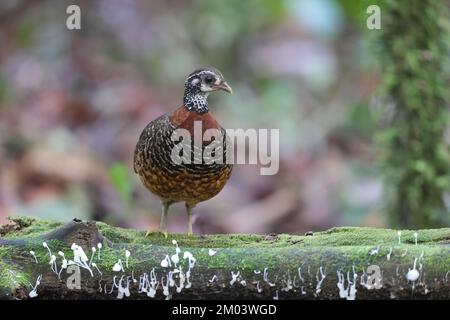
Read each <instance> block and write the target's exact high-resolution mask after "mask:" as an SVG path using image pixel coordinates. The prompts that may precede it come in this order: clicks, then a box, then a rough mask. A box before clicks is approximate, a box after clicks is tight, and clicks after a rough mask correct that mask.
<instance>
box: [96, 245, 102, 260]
mask: <svg viewBox="0 0 450 320" xmlns="http://www.w3.org/2000/svg"><path fill="white" fill-rule="evenodd" d="M97 248H98V260H100V251H102V244H101V243H100V242H99V243H97Z"/></svg>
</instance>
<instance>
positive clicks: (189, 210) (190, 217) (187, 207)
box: [186, 202, 195, 236]
mask: <svg viewBox="0 0 450 320" xmlns="http://www.w3.org/2000/svg"><path fill="white" fill-rule="evenodd" d="M194 207H195V204H189V203H187V202H186V212H187V215H188V231H187V235H188V236H192V208H194Z"/></svg>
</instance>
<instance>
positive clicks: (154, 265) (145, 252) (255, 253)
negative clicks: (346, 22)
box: [0, 217, 450, 299]
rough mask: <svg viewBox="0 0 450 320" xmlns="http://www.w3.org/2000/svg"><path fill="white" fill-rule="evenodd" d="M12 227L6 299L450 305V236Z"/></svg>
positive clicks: (2, 271) (40, 223)
mask: <svg viewBox="0 0 450 320" xmlns="http://www.w3.org/2000/svg"><path fill="white" fill-rule="evenodd" d="M11 221H12V224H8V225H5V226H3V227H1V228H0V235H1V238H0V299H30V298H35V299H121V298H125V299H152V298H155V299H164V298H169V299H244V298H247V299H272V298H275V299H276V298H279V299H354V298H356V299H418V298H427V299H449V298H450V283H449V279H448V278H449V274H450V272H449V270H450V245H449V244H450V229H449V228H446V229H436V230H419V231H417V232H414V231H402V232H401V234H400V235H399V234H398V232H397V231H395V230H388V229H375V228H356V227H343V228H333V229H330V230H328V231H325V232H319V233H315V234H313V235H310V236H296V235H283V234H280V235H273V234H271V235H267V236H262V235H205V236H203V235H200V236H191V237H189V236H185V235H178V234H177V235H172V234H169V236H168V237H167V238H165V237H164V235H162V234H159V233H152V234H150V235H149V236H148V237H145V232H144V231H136V230H127V229H121V228H114V227H111V226H108V225H106V224H104V223H101V222H83V221H80V220H73V221H71V222H69V223H67V224H62V223H60V222H50V221H44V220H35V219H31V218H24V217H14V218H11ZM99 243H101V248H100V249H99V245H98V244H99ZM74 244H76V245H74ZM177 246H179V250H178V251H179V254H178V255H177V249H176V248H177ZM92 248H95V252H94V250H93V249H92ZM30 252H32V253H30ZM83 252H84V253H85V256H84V255H83ZM63 254H64V259H66V262H67V266H64V262H63V256H62V255H63ZM52 256H54V258H53V259H52ZM127 256H128V258H127ZM119 260H120V262H119ZM127 260H128V261H127ZM177 260H179V261H177ZM52 261H54V262H52ZM97 268H98V269H97ZM78 270H80V271H79V272H78ZM91 272H92V274H91ZM78 276H79V277H78ZM408 278H409V280H408ZM38 279H40V283H38V284H37V285H36V281H37V280H38Z"/></svg>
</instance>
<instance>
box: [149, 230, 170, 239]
mask: <svg viewBox="0 0 450 320" xmlns="http://www.w3.org/2000/svg"><path fill="white" fill-rule="evenodd" d="M152 234H161V235H163V236H164V238H166V239H167V238H168V237H169V232H168V231H167V230H148V231H147V233H146V234H145V237H146V238H147V237H148V236H150V235H152Z"/></svg>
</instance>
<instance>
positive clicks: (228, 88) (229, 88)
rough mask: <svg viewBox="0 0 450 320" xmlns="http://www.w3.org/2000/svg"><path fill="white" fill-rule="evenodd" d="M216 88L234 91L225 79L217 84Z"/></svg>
mask: <svg viewBox="0 0 450 320" xmlns="http://www.w3.org/2000/svg"><path fill="white" fill-rule="evenodd" d="M215 88H216V89H217V90H223V91H226V92H228V93H233V90H232V89H231V87H230V86H229V85H228V83H226V82H225V81H223V82H222V83H220V84H219V85H217V86H215Z"/></svg>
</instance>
